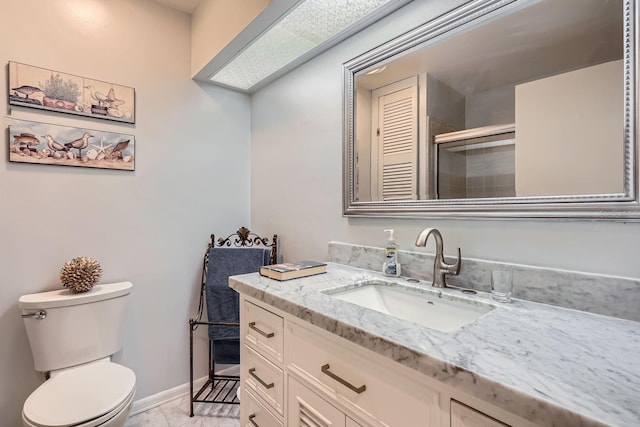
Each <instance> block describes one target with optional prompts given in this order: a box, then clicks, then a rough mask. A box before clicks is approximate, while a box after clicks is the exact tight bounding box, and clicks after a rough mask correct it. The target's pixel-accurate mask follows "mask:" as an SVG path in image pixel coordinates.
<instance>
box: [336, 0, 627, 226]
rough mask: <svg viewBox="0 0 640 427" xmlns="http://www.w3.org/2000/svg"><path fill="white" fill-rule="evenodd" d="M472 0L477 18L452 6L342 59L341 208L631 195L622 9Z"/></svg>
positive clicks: (602, 2)
mask: <svg viewBox="0 0 640 427" xmlns="http://www.w3.org/2000/svg"><path fill="white" fill-rule="evenodd" d="M472 3H474V4H478V5H480V6H485V5H490V7H486V8H485V9H486V11H487V12H488V13H487V14H485V15H484V16H480V15H481V14H476V17H474V18H473V19H470V18H469V17H468V15H469V14H468V13H466V14H465V13H462V12H459V11H453V12H452V13H451V18H449V20H450V21H451V22H452V24H451V25H450V28H451V30H449V31H446V32H444V33H442V32H441V33H437V31H435V30H430V29H426V30H424V33H425V34H426V35H427V36H425V41H424V42H423V43H421V45H417V46H409V47H408V48H406V47H405V48H404V51H401V52H400V53H399V54H396V55H394V56H392V57H391V58H390V59H386V60H383V61H377V60H369V58H371V57H372V55H371V54H365V55H364V57H363V58H360V59H359V58H356V59H355V60H354V61H352V63H351V64H346V65H345V67H346V68H345V71H346V73H347V75H348V76H350V77H351V78H352V79H353V80H352V87H351V88H350V89H351V90H352V91H353V92H352V93H351V95H352V102H353V104H352V108H353V114H352V117H350V122H349V123H350V125H351V124H352V126H353V128H352V129H350V130H349V132H348V133H349V138H350V139H351V140H350V141H347V142H346V143H348V144H352V146H351V150H352V151H351V152H350V153H351V156H352V159H347V160H349V161H352V162H353V163H352V164H349V165H348V167H349V173H350V175H349V176H347V179H348V180H349V182H348V185H349V188H348V192H349V193H350V199H349V204H357V203H360V202H400V201H402V202H406V201H421V200H422V201H428V200H435V199H447V200H449V201H452V202H455V201H458V203H467V204H468V203H471V201H470V200H469V201H464V202H462V201H461V200H460V199H463V200H464V199H476V201H477V202H478V203H485V204H486V203H489V202H490V201H489V200H486V199H487V198H491V199H492V200H491V202H497V203H501V202H507V203H516V202H518V203H527V202H529V203H532V202H535V203H540V202H549V201H550V200H551V201H556V200H557V199H558V197H565V198H571V200H568V201H571V202H575V201H578V199H577V198H579V197H584V198H585V199H584V200H583V201H590V202H591V201H593V200H594V196H596V198H597V196H599V197H600V199H607V200H609V201H610V200H611V198H613V197H614V196H615V197H617V200H627V201H628V200H630V199H631V198H632V197H633V195H632V194H630V193H633V190H629V186H630V185H632V184H633V182H628V181H629V177H630V176H631V179H632V180H633V178H634V177H633V176H632V174H630V173H629V170H628V168H629V165H628V164H626V163H628V162H627V161H626V158H627V156H629V151H633V150H632V149H631V148H628V147H627V148H626V149H625V141H626V142H627V143H629V144H632V143H633V141H629V139H630V138H632V137H631V136H629V135H625V131H627V133H628V131H629V129H627V128H625V120H624V119H625V115H626V114H628V113H629V111H626V110H625V102H624V95H625V76H626V74H625V68H624V64H625V55H624V50H623V45H624V42H625V35H626V36H627V37H629V38H631V35H630V31H625V16H626V15H625V13H627V14H628V13H629V12H628V10H626V9H628V8H629V7H631V5H626V6H625V0H561V1H558V0H537V1H514V2H504V1H502V2H497V1H484V2H483V1H476V2H472ZM505 3H507V5H506V6H502V5H503V4H505ZM496 5H498V6H496ZM627 6H628V7H627ZM465 7H469V5H468V4H467V5H465V6H463V7H462V8H463V9H464V8H465ZM444 20H445V21H446V20H447V17H444ZM456 20H458V22H456ZM459 23H464V25H458V24H459ZM436 27H437V25H435V24H434V26H433V28H436ZM430 32H433V33H434V35H433V36H431V35H430ZM390 43H391V42H390ZM384 48H385V46H382V47H381V49H382V50H384ZM389 49H397V50H398V51H400V50H402V49H399V48H397V46H393V44H392V45H391V46H390V47H389ZM627 54H628V55H630V56H631V55H633V53H630V52H627ZM381 56H382V55H381ZM382 57H384V56H382ZM626 59H627V60H629V59H630V58H626ZM629 62H633V61H629ZM627 73H628V70H627ZM626 83H627V88H628V87H629V86H630V85H631V82H626ZM627 107H628V106H627ZM629 108H632V107H629ZM345 153H347V151H345ZM345 167H347V165H345ZM345 185H346V184H345ZM346 191H347V190H346ZM496 198H497V200H494V199H496ZM504 198H507V199H504ZM477 199H480V200H477ZM483 199H485V200H483ZM562 201H564V200H562ZM409 203H411V202H409ZM428 203H430V202H421V204H419V206H429V205H428ZM431 203H433V202H431ZM438 203H441V202H440V201H439V202H438ZM445 203H446V202H445ZM404 204H406V203H404ZM390 206H393V203H390ZM416 206H418V205H416ZM348 208H349V207H348V206H346V207H345V211H348V210H349V209H348ZM347 213H348V212H347Z"/></svg>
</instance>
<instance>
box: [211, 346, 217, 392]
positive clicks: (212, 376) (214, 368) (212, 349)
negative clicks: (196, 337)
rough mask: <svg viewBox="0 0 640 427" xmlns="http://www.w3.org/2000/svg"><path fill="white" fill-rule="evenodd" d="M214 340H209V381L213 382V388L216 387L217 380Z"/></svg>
mask: <svg viewBox="0 0 640 427" xmlns="http://www.w3.org/2000/svg"><path fill="white" fill-rule="evenodd" d="M214 345H215V344H213V341H212V340H209V379H210V380H211V384H212V388H213V387H215V379H216V361H215V358H214V357H213V353H214V348H213V346H214Z"/></svg>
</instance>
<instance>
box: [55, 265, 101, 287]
mask: <svg viewBox="0 0 640 427" xmlns="http://www.w3.org/2000/svg"><path fill="white" fill-rule="evenodd" d="M100 277H102V267H101V266H100V263H99V262H98V261H96V260H95V259H92V258H89V257H79V258H74V259H72V260H71V261H67V262H66V263H65V264H64V266H63V267H62V269H61V270H60V281H61V282H62V286H64V287H65V288H69V290H70V291H71V292H73V293H75V294H78V293H80V292H87V291H88V290H90V289H91V288H93V286H94V285H95V284H96V283H98V280H100Z"/></svg>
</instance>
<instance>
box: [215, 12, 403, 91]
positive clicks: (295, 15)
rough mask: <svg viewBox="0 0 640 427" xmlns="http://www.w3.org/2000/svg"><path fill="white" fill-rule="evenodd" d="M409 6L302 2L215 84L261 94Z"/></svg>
mask: <svg viewBox="0 0 640 427" xmlns="http://www.w3.org/2000/svg"><path fill="white" fill-rule="evenodd" d="M408 1H409V0H305V1H301V2H300V3H299V4H298V5H297V7H295V8H294V9H292V10H290V12H289V13H288V14H287V15H286V16H284V17H283V18H282V19H280V20H279V21H278V22H277V23H276V24H275V25H273V26H272V27H271V28H269V29H268V30H267V31H266V32H264V33H263V34H262V35H261V36H260V37H258V38H256V39H255V40H254V41H253V42H252V43H251V44H249V45H248V46H247V47H246V48H245V49H244V50H242V51H241V52H240V53H239V54H238V55H236V56H235V57H234V58H233V59H231V61H229V62H228V63H227V64H226V65H225V66H224V67H222V69H220V70H218V71H217V72H215V73H214V74H213V75H212V76H211V77H210V80H211V81H212V82H213V83H219V84H221V85H224V86H229V87H232V88H236V89H240V90H243V91H251V90H252V89H257V88H258V87H260V86H262V85H264V84H266V82H268V81H271V80H273V79H274V78H276V77H278V76H280V75H282V74H284V73H285V72H287V71H289V70H291V69H293V68H294V67H295V66H297V65H300V64H302V63H303V62H305V61H307V60H309V59H311V58H312V57H313V56H315V55H317V54H318V53H320V52H322V51H323V50H325V49H327V48H329V47H331V46H332V45H334V44H336V43H338V42H339V41H340V40H342V39H344V38H346V37H348V36H349V35H351V34H353V33H354V32H356V31H358V30H360V29H361V28H363V27H364V26H365V25H368V24H369V23H371V22H373V21H375V20H377V19H379V18H381V17H382V16H384V15H386V14H388V13H390V12H391V11H393V10H395V9H397V8H398V7H400V6H402V5H403V4H405V3H407V2H408ZM260 83H262V84H260Z"/></svg>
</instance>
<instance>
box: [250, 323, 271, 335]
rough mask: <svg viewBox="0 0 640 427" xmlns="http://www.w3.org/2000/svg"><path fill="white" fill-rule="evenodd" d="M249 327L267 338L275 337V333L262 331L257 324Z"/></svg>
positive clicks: (251, 324)
mask: <svg viewBox="0 0 640 427" xmlns="http://www.w3.org/2000/svg"><path fill="white" fill-rule="evenodd" d="M249 327H250V328H251V329H253V330H254V331H256V332H257V333H259V334H260V335H262V336H263V337H265V338H271V337H272V336H273V335H274V334H273V332H265V331H263V330H262V329H260V328H258V327H257V326H256V322H251V323H249Z"/></svg>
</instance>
